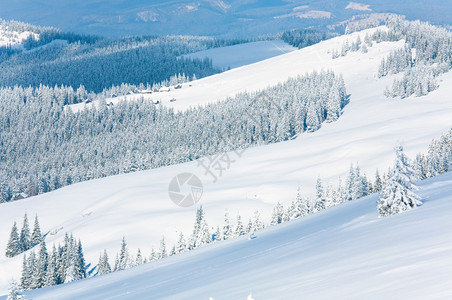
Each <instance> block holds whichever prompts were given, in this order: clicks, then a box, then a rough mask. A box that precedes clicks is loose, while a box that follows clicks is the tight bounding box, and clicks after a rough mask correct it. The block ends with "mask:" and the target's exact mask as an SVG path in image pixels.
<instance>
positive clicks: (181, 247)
mask: <svg viewBox="0 0 452 300" xmlns="http://www.w3.org/2000/svg"><path fill="white" fill-rule="evenodd" d="M185 251H187V243H186V241H185V237H184V234H183V233H182V232H181V233H179V239H178V240H177V247H176V252H177V253H182V252H185Z"/></svg>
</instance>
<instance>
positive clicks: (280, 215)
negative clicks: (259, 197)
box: [270, 202, 284, 226]
mask: <svg viewBox="0 0 452 300" xmlns="http://www.w3.org/2000/svg"><path fill="white" fill-rule="evenodd" d="M283 219H284V207H283V206H282V205H281V203H279V202H278V203H277V204H276V206H275V207H274V208H273V213H272V220H271V223H270V224H271V225H272V226H273V225H277V224H280V223H282V222H283Z"/></svg>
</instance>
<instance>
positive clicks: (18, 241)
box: [5, 213, 43, 257]
mask: <svg viewBox="0 0 452 300" xmlns="http://www.w3.org/2000/svg"><path fill="white" fill-rule="evenodd" d="M42 241H43V236H42V234H41V228H40V226H39V221H38V216H36V217H35V223H34V228H33V232H32V233H30V226H29V224H28V216H27V213H25V215H24V220H23V225H22V229H21V230H20V232H19V231H18V229H17V224H16V222H14V224H13V227H12V228H11V234H10V236H9V240H8V243H7V245H6V251H5V256H6V257H14V256H16V255H18V254H20V253H22V252H25V251H27V250H29V249H31V248H33V247H34V246H36V245H38V244H39V243H41V242H42Z"/></svg>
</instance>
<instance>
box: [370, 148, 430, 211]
mask: <svg viewBox="0 0 452 300" xmlns="http://www.w3.org/2000/svg"><path fill="white" fill-rule="evenodd" d="M395 150H396V159H395V162H394V167H393V169H392V170H391V173H390V175H389V178H388V180H387V181H386V182H385V184H384V186H383V189H382V191H381V196H380V199H379V200H378V201H377V209H378V211H379V213H380V215H381V216H389V215H393V214H397V213H400V212H403V211H406V210H409V209H412V208H415V207H417V206H419V205H421V204H422V202H421V201H419V199H420V198H419V196H418V195H416V194H415V193H414V192H413V191H412V190H413V189H416V186H415V185H414V184H413V182H412V180H413V178H414V170H413V169H412V168H411V166H410V164H409V161H408V157H407V156H406V155H405V154H404V153H403V147H402V146H400V145H399V146H397V147H396V149H395Z"/></svg>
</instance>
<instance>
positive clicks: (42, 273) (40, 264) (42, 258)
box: [33, 241, 49, 288]
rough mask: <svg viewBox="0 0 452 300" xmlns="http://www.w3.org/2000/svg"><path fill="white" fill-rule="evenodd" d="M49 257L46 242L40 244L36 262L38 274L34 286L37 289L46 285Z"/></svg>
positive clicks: (35, 274) (35, 275)
mask: <svg viewBox="0 0 452 300" xmlns="http://www.w3.org/2000/svg"><path fill="white" fill-rule="evenodd" d="M48 259H49V255H48V253H47V247H46V243H45V241H42V242H41V244H40V248H39V252H38V258H37V262H36V272H34V274H33V275H34V285H35V287H36V288H42V287H43V286H44V284H45V279H46V273H47V267H48Z"/></svg>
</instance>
